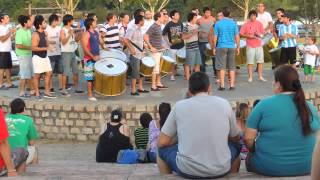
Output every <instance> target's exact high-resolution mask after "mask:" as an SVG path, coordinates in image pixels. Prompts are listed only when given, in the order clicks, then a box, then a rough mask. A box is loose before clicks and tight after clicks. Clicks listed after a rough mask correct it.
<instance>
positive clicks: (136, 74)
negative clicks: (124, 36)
mask: <svg viewBox="0 0 320 180" xmlns="http://www.w3.org/2000/svg"><path fill="white" fill-rule="evenodd" d="M130 66H131V68H132V72H131V78H132V79H139V78H140V59H138V58H136V57H134V56H132V55H130Z"/></svg>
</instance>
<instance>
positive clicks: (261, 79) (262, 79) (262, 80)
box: [259, 77, 267, 82]
mask: <svg viewBox="0 0 320 180" xmlns="http://www.w3.org/2000/svg"><path fill="white" fill-rule="evenodd" d="M259 80H260V81H261V82H267V80H266V79H265V78H263V77H262V78H259Z"/></svg>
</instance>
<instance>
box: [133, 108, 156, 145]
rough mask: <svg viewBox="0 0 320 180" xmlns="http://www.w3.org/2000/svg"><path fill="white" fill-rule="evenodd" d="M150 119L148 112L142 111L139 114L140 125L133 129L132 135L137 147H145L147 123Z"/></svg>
mask: <svg viewBox="0 0 320 180" xmlns="http://www.w3.org/2000/svg"><path fill="white" fill-rule="evenodd" d="M151 121H152V116H151V115H150V114H149V113H143V114H141V116H140V124H141V126H142V127H139V128H137V129H136V130H135V131H134V137H135V142H136V148H137V149H147V145H148V138H149V136H148V132H149V124H150V122H151Z"/></svg>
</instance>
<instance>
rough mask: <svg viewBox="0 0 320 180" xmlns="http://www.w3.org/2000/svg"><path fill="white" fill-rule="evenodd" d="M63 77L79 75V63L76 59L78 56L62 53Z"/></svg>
mask: <svg viewBox="0 0 320 180" xmlns="http://www.w3.org/2000/svg"><path fill="white" fill-rule="evenodd" d="M61 59H62V66H63V75H65V76H72V74H78V73H79V68H78V62H77V59H76V54H75V53H72V52H62V53H61Z"/></svg>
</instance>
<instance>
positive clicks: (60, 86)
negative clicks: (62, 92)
mask: <svg viewBox="0 0 320 180" xmlns="http://www.w3.org/2000/svg"><path fill="white" fill-rule="evenodd" d="M58 79H59V88H60V89H62V84H63V83H62V82H63V81H62V74H58Z"/></svg>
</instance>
